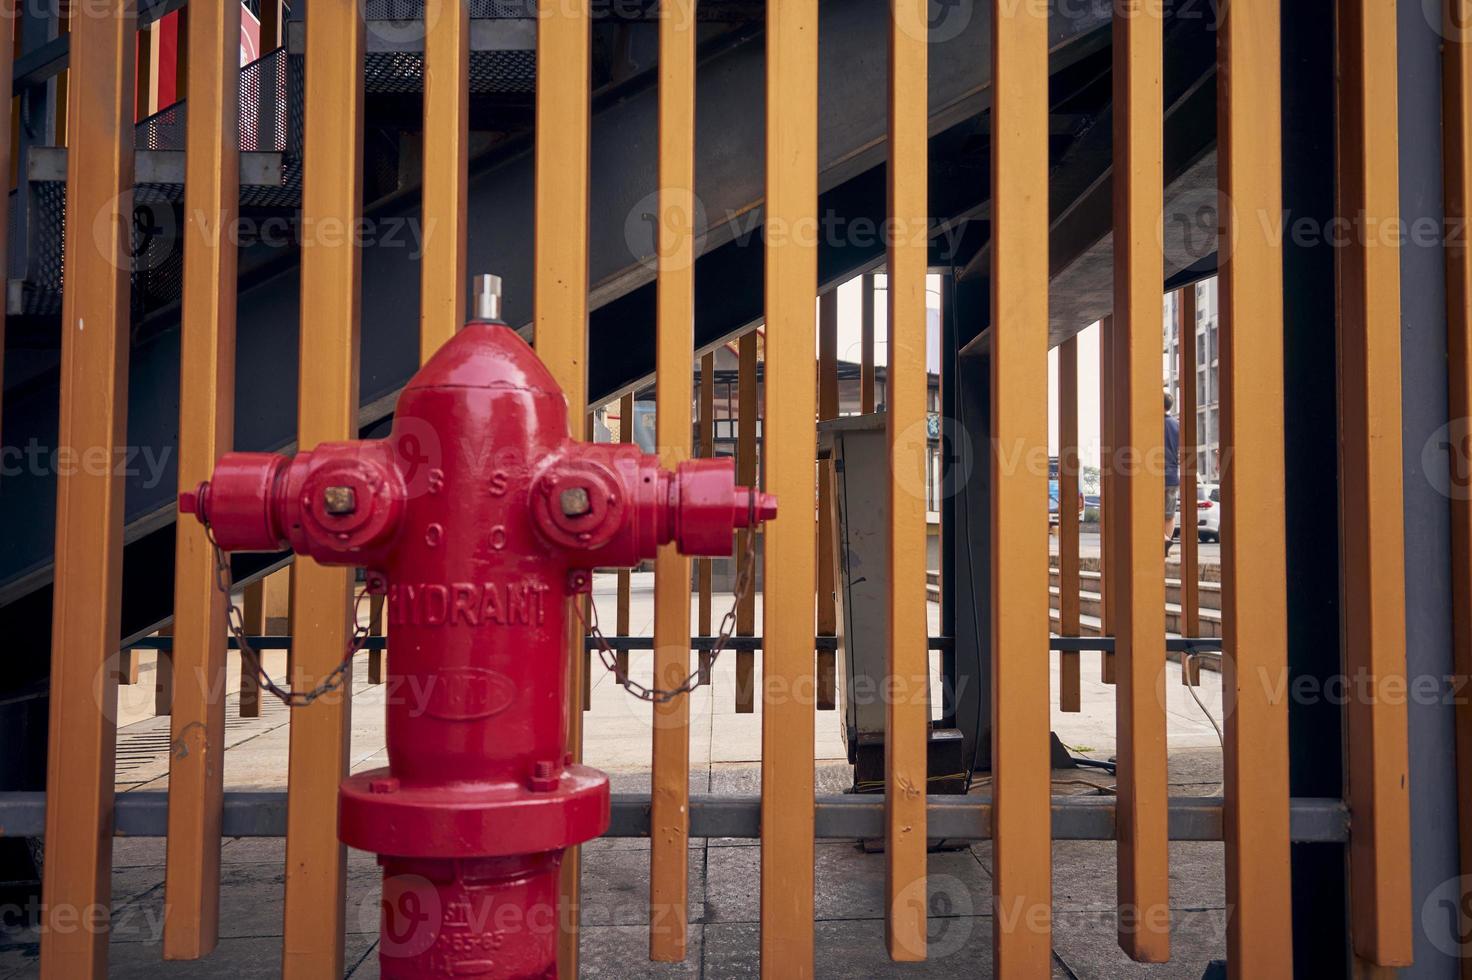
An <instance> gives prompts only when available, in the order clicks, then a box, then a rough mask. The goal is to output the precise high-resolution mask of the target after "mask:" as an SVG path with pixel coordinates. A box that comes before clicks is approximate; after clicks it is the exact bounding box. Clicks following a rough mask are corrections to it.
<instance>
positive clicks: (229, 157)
mask: <svg viewBox="0 0 1472 980" xmlns="http://www.w3.org/2000/svg"><path fill="white" fill-rule="evenodd" d="M240 17H241V13H240V5H239V4H237V3H221V4H201V5H199V8H198V9H196V10H195V12H194V16H193V17H191V18H190V19H189V20H188V29H189V31H190V32H191V33H192V34H193V35H194V37H193V38H192V40H193V44H192V45H191V46H192V47H193V48H194V58H193V60H192V61H191V62H190V68H189V70H190V71H192V72H193V73H194V75H195V78H194V84H193V86H192V89H193V92H194V98H192V99H190V101H189V130H188V153H187V155H186V171H185V176H184V181H185V183H184V191H185V193H184V208H185V216H184V287H183V290H184V292H183V301H182V302H183V313H182V317H181V323H182V326H181V339H180V346H181V350H180V358H179V359H180V365H181V366H180V380H179V487H180V489H181V491H182V490H192V489H193V488H194V487H195V486H196V485H197V484H198V483H199V482H200V481H201V480H206V479H208V478H209V476H210V474H211V472H212V471H213V470H214V467H215V462H216V460H218V459H219V457H220V455H221V454H222V453H224V452H226V451H228V450H229V449H230V446H231V443H232V441H233V440H234V437H235V288H236V287H235V277H236V268H237V265H238V263H237V254H236V247H235V239H234V237H233V235H232V232H233V231H234V226H235V218H236V215H237V214H238V212H239V205H240V98H239V91H240ZM183 23H184V22H182V21H181V30H182V29H183ZM230 601H231V598H230V596H228V595H222V594H221V593H220V589H219V585H218V582H217V581H216V574H215V555H214V548H213V547H212V546H211V545H210V542H209V538H208V536H207V535H206V533H205V529H204V528H203V527H202V526H201V525H199V524H198V523H197V522H194V521H179V522H178V523H177V527H176V533H175V553H174V653H173V660H174V679H175V683H174V697H173V716H172V718H171V725H170V728H171V733H172V746H173V747H172V750H171V751H170V753H169V835H168V842H167V844H168V848H167V850H168V864H167V870H166V875H165V879H164V936H163V940H164V941H163V947H164V949H163V952H164V958H165V959H170V960H194V959H198V958H200V957H201V956H204V955H205V954H207V953H209V952H210V951H211V950H212V949H214V948H215V945H216V943H217V942H218V940H219V932H220V821H221V818H222V814H223V806H224V795H223V794H224V791H225V782H224V763H225V664H226V660H225V630H226V619H225V614H226V608H227V605H228V603H230Z"/></svg>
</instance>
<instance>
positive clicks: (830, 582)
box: [817, 288, 838, 711]
mask: <svg viewBox="0 0 1472 980" xmlns="http://www.w3.org/2000/svg"><path fill="white" fill-rule="evenodd" d="M836 418H838V289H837V288H834V289H830V290H828V292H826V293H823V294H822V295H821V296H819V297H818V419H819V421H826V420H827V419H836ZM832 476H833V464H832V462H831V461H829V460H826V459H824V460H819V461H818V632H819V633H820V634H822V635H823V636H833V635H834V634H835V633H836V632H837V630H838V605H837V598H836V597H835V595H834V589H835V588H836V587H837V584H838V583H837V579H836V578H835V576H834V561H835V556H834V551H833V532H834V528H833V479H832ZM817 655H818V657H817V665H818V666H817V694H818V698H817V700H818V710H819V711H832V710H833V707H834V704H835V697H836V687H835V685H836V682H837V674H836V670H835V666H836V663H837V654H836V653H835V651H833V650H819V651H817Z"/></svg>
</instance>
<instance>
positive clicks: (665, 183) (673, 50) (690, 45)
mask: <svg viewBox="0 0 1472 980" xmlns="http://www.w3.org/2000/svg"><path fill="white" fill-rule="evenodd" d="M660 14H661V16H660V18H659V224H658V254H659V265H658V283H657V286H658V289H657V297H656V304H657V309H656V330H657V337H656V344H655V350H656V355H655V368H654V379H655V441H656V442H657V443H658V444H659V455H660V461H661V463H662V464H663V465H664V466H666V467H669V468H674V467H675V466H678V465H679V464H680V463H682V462H684V461H685V460H687V459H689V458H690V435H691V418H690V404H691V400H692V398H693V396H694V392H693V391H692V390H691V383H690V375H691V357H692V355H691V350H692V349H693V348H694V346H695V329H694V327H695V228H694V223H695V0H664V3H663V4H662V5H661V10H660ZM689 673H690V559H689V558H687V557H685V556H684V555H682V554H680V552H679V550H678V549H677V548H676V546H675V544H674V543H673V542H671V543H670V544H666V545H663V546H661V547H660V549H659V552H658V554H657V555H656V556H655V560H654V682H655V685H656V686H657V687H661V688H666V689H670V688H676V687H679V686H680V684H682V683H683V682H684V680H685V678H686V676H687V675H689ZM653 710H654V745H653V750H652V753H653V754H652V760H653V772H652V773H651V784H652V796H651V815H650V824H651V826H653V827H657V828H658V831H657V832H656V833H653V834H651V835H650V837H651V841H650V859H649V860H650V874H649V957H650V959H653V960H662V961H679V960H683V959H684V958H685V946H686V934H687V932H688V925H687V923H686V913H687V892H688V880H689V866H688V863H689V853H690V852H689V837H690V697H689V695H681V696H679V697H676V698H673V699H671V700H669V701H665V702H663V703H656V704H655V705H654V707H653Z"/></svg>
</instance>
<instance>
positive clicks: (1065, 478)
mask: <svg viewBox="0 0 1472 980" xmlns="http://www.w3.org/2000/svg"><path fill="white" fill-rule="evenodd" d="M1078 550H1079V538H1078V337H1077V336H1073V337H1069V338H1068V339H1067V340H1065V341H1064V342H1063V343H1062V344H1060V345H1059V346H1058V634H1059V635H1060V636H1078V635H1079V554H1078ZM1080 674H1081V671H1080V669H1079V654H1078V652H1077V651H1066V652H1063V653H1060V654H1059V655H1058V708H1059V710H1060V711H1070V712H1073V711H1082V710H1083V706H1082V703H1081V694H1080V681H1081V678H1080Z"/></svg>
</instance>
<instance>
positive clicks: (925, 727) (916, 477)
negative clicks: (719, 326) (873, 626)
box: [818, 0, 930, 961]
mask: <svg viewBox="0 0 1472 980" xmlns="http://www.w3.org/2000/svg"><path fill="white" fill-rule="evenodd" d="M890 10H891V16H890V25H889V170H888V179H889V187H888V199H889V207H888V212H889V220H890V225H891V228H892V229H893V233H892V235H891V237H890V244H889V291H888V299H889V318H888V320H889V323H888V326H889V374H888V386H887V388H886V397H885V403H886V406H887V409H888V411H887V413H886V417H885V431H886V438H887V444H888V448H889V528H888V546H889V548H888V550H889V636H888V637H887V639H888V641H889V642H888V660H887V663H886V671H885V672H886V673H887V674H888V677H887V681H888V683H887V684H886V685H885V687H884V690H885V691H886V704H885V726H884V727H885V732H884V793H885V808H884V830H885V835H884V836H885V903H886V918H885V924H886V929H885V939H886V941H887V943H888V946H889V956H890V959H893V960H898V961H919V960H924V959H925V954H926V912H927V910H928V907H929V902H928V899H927V896H926V874H925V871H926V835H925V827H926V813H925V805H926V795H927V793H926V789H927V786H928V780H927V777H928V772H927V762H926V752H927V745H928V741H929V734H930V700H929V687H930V653H929V649H928V646H929V645H928V643H927V640H926V638H927V637H928V636H929V625H928V622H929V614H928V612H927V609H928V605H929V601H930V600H929V598H928V596H927V583H926V567H925V565H926V563H925V545H926V541H925V535H926V527H925V475H926V473H925V471H926V465H927V462H928V460H927V455H928V453H927V450H928V446H929V437H928V433H929V430H928V427H927V425H926V409H927V405H926V395H927V388H928V382H927V380H926V379H927V375H926V367H925V343H926V321H927V319H928V311H927V310H926V303H925V277H926V268H927V265H928V260H929V236H928V234H927V233H926V230H927V216H928V214H929V199H928V197H927V194H928V190H927V186H928V181H929V169H928V167H929V143H930V141H929V132H928V128H927V126H928V122H929V112H928V111H927V108H926V96H927V94H928V86H927V78H928V74H929V72H928V68H929V66H928V64H927V60H926V57H927V52H926V49H927V44H928V31H927V13H926V0H894V2H893V3H892V5H891V8H890ZM835 298H836V296H835ZM835 319H836V318H835ZM835 346H836V344H835ZM834 389H835V390H834V393H833V395H834V401H835V402H836V401H837V390H836V389H837V378H835V379H834ZM833 407H834V408H835V409H836V408H837V405H836V404H835V405H834V406H833ZM830 553H831V552H830ZM824 598H826V597H823V596H820V597H819V599H820V604H819V607H818V608H819V611H820V612H821V610H822V608H823V607H822V604H821V602H822V600H823V599H824Z"/></svg>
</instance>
